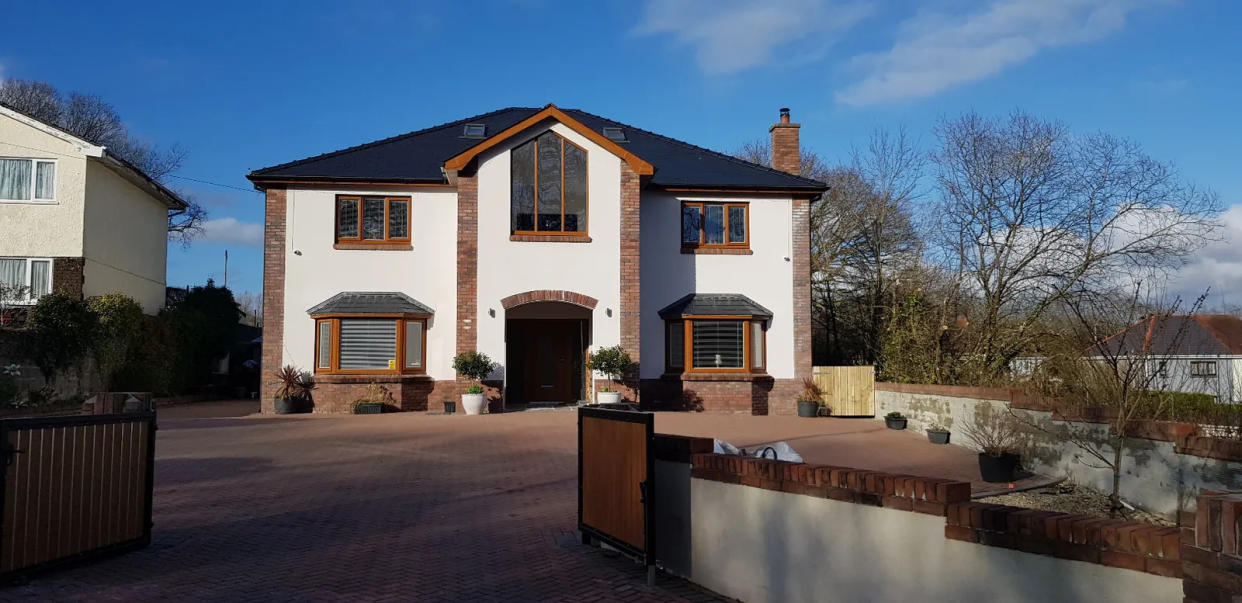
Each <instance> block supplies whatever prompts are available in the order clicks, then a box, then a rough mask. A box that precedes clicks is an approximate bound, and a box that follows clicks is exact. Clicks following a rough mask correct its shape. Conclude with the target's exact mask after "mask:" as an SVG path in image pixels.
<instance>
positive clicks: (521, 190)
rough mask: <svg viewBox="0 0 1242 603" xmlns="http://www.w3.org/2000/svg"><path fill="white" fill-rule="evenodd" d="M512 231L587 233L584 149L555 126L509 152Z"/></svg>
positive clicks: (515, 232)
mask: <svg viewBox="0 0 1242 603" xmlns="http://www.w3.org/2000/svg"><path fill="white" fill-rule="evenodd" d="M510 183H511V184H510V185H511V191H510V201H509V203H510V205H509V208H510V233H511V234H539V235H565V236H585V235H586V233H587V154H586V150H584V149H583V148H582V147H579V146H578V145H576V144H574V143H572V142H569V141H568V140H565V139H564V138H562V137H561V136H560V135H558V134H556V133H555V132H552V131H551V130H549V131H547V132H544V133H543V134H540V135H539V136H538V137H536V138H534V139H533V140H530V141H528V142H526V143H524V144H522V145H520V146H518V147H515V148H514V149H513V150H512V151H511V152H510Z"/></svg>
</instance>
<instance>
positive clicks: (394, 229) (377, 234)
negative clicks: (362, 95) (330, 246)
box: [336, 195, 410, 244]
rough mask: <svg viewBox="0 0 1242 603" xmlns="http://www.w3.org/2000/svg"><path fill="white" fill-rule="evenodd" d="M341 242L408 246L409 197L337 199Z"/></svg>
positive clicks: (337, 219) (338, 232)
mask: <svg viewBox="0 0 1242 603" xmlns="http://www.w3.org/2000/svg"><path fill="white" fill-rule="evenodd" d="M336 241H337V242H338V243H362V244H384V243H409V242H410V198H409V197H362V196H357V197H355V196H346V195H340V196H337V198H336Z"/></svg>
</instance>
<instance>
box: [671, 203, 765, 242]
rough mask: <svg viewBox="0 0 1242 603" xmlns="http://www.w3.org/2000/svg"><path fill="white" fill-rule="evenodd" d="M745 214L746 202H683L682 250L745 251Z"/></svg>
mask: <svg viewBox="0 0 1242 603" xmlns="http://www.w3.org/2000/svg"><path fill="white" fill-rule="evenodd" d="M749 211H750V206H749V204H746V203H708V202H697V201H695V202H690V201H687V202H683V203H682V204H681V245H682V247H683V248H700V247H708V248H711V247H719V248H740V249H745V248H749V247H750V238H749V236H748V231H749V227H750V215H749V213H748V212H749Z"/></svg>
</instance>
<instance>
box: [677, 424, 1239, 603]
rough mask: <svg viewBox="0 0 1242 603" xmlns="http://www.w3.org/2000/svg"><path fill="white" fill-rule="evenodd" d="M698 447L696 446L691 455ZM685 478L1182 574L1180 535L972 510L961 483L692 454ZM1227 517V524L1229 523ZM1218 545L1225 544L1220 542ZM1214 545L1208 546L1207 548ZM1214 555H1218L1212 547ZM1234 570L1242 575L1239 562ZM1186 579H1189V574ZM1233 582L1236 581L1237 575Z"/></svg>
mask: <svg viewBox="0 0 1242 603" xmlns="http://www.w3.org/2000/svg"><path fill="white" fill-rule="evenodd" d="M702 446H703V445H702V444H699V445H698V448H696V450H697V449H702ZM691 477H693V478H697V479H705V480H712V481H717V482H723V483H730V484H739V485H743V486H749V487H753V488H763V489H766V490H775V491H779V492H787V493H790V494H799V495H804V496H817V497H820V498H827V499H831V500H837V501H842V502H849V503H854V504H862V505H871V506H876V507H887V508H890V509H897V510H901V511H912V512H916V513H925V514H928V515H937V516H940V517H944V518H945V529H944V534H945V537H946V538H950V539H953V540H960V541H964V542H970V543H976V544H982V545H987V546H999V547H1004V548H1009V549H1015V550H1019V551H1023V552H1027V553H1034V554H1039V555H1051V556H1054V557H1060V558H1063V559H1072V560H1075V561H1086V562H1089V563H1099V564H1102V565H1108V566H1112V567H1120V568H1125V569H1131V570H1136V571H1142V572H1147V573H1151V574H1156V575H1160V576H1168V577H1175V578H1180V577H1182V575H1183V568H1182V558H1183V557H1182V555H1183V550H1184V547H1183V546H1182V538H1183V536H1184V534H1185V532H1186V531H1185V530H1184V529H1181V528H1172V527H1163V526H1156V525H1151V524H1144V523H1136V522H1128V521H1122V520H1113V519H1106V518H1099V517H1091V516H1087V515H1077V514H1071V513H1056V512H1051V511H1038V510H1034V509H1020V508H1017V507H1010V506H1005V505H994V504H987V503H975V502H971V499H970V496H971V488H970V484H969V483H967V482H959V481H952V480H946V479H937V478H930V477H918V476H911V475H898V474H891V473H883V472H879V471H870V470H866V469H856V468H850V467H835V466H827V465H810V464H806V463H792V462H787V461H776V460H771V459H758V458H754V457H742V456H736V455H724V454H711V453H695V454H692V455H691ZM1236 496H1237V497H1238V498H1237V501H1238V502H1237V506H1236V512H1237V515H1236V517H1237V518H1238V519H1242V495H1236ZM1202 498H1203V497H1201V500H1202ZM1215 508H1216V509H1217V512H1216V514H1215V515H1212V514H1211V513H1212V511H1211V507H1210V505H1209V503H1204V502H1201V503H1200V507H1199V509H1200V512H1199V518H1200V519H1199V521H1200V523H1201V524H1203V525H1204V526H1206V523H1205V522H1206V521H1208V519H1211V518H1217V517H1219V518H1224V513H1223V512H1221V511H1220V509H1222V508H1224V506H1223V504H1217V506H1216V507H1215ZM1231 508H1232V507H1231ZM1230 512H1233V511H1230ZM1205 513H1207V515H1205ZM1233 517H1234V516H1230V517H1229V518H1228V521H1233ZM1228 521H1226V520H1225V519H1221V521H1219V522H1218V523H1222V522H1223V524H1224V525H1225V526H1231V525H1235V526H1236V525H1237V524H1236V523H1229V522H1228ZM1205 530H1206V528H1205V527H1204V528H1200V531H1205ZM1192 538H1193V537H1192ZM1216 540H1220V541H1221V542H1222V543H1223V541H1224V538H1217V539H1216ZM1215 542H1216V541H1215V540H1210V539H1209V543H1208V544H1209V545H1210V544H1214V543H1215ZM1222 546H1223V545H1222ZM1232 546H1233V547H1234V548H1233V549H1225V550H1226V551H1228V550H1232V551H1235V552H1234V553H1232V554H1236V550H1237V539H1236V538H1234V540H1233V545H1232ZM1214 550H1215V551H1221V550H1222V548H1221V546H1217V547H1216V548H1215V549H1214ZM1233 567H1236V568H1240V569H1242V561H1239V562H1238V563H1237V565H1235V566H1233ZM1186 573H1187V575H1190V574H1191V573H1192V572H1191V570H1189V569H1188V570H1186ZM1233 576H1234V578H1239V577H1238V575H1237V574H1233ZM1218 582H1220V581H1219V580H1218ZM1239 584H1242V578H1239ZM1235 592H1242V590H1239V591H1235Z"/></svg>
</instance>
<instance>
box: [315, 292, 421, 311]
mask: <svg viewBox="0 0 1242 603" xmlns="http://www.w3.org/2000/svg"><path fill="white" fill-rule="evenodd" d="M306 313H307V314H310V315H312V316H314V315H318V314H434V313H435V310H432V309H431V308H428V307H427V306H426V305H425V304H423V303H421V302H419V301H418V300H416V299H414V298H412V297H410V296H408V295H406V294H404V293H397V292H377V291H344V292H341V293H337V294H336V295H333V296H332V297H330V298H328V299H327V300H324V301H323V302H321V303H319V304H316V305H315V306H314V307H312V308H311V309H309V310H307V311H306Z"/></svg>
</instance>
